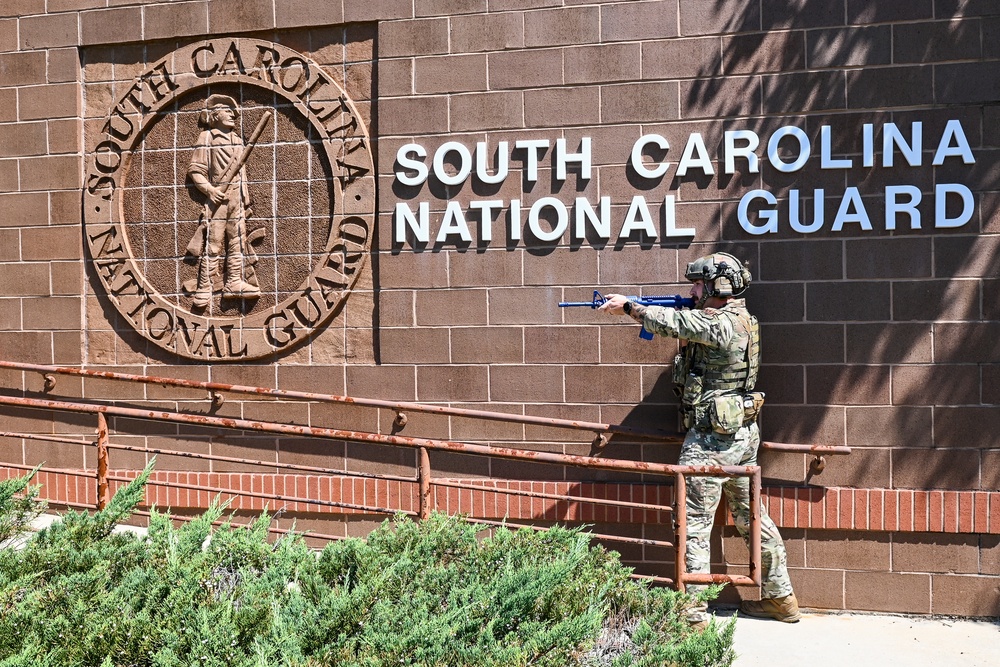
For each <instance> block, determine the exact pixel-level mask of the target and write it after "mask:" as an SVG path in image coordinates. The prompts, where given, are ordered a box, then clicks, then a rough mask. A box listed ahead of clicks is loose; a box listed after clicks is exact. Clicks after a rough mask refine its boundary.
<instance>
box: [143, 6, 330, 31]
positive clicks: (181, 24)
mask: <svg viewBox="0 0 1000 667" xmlns="http://www.w3.org/2000/svg"><path fill="white" fill-rule="evenodd" d="M208 6H209V3H208V2H207V1H206V0H198V1H197V2H170V3H167V4H162V5H157V4H153V5H148V6H146V8H145V10H144V11H143V23H142V29H143V36H144V37H145V38H146V39H147V40H155V39H163V38H166V37H179V36H181V35H202V34H205V33H207V32H208ZM321 6H323V5H321Z"/></svg>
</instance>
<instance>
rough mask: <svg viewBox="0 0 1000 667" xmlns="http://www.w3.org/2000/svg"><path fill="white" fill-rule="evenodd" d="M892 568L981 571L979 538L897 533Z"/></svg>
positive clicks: (973, 572) (911, 570)
mask: <svg viewBox="0 0 1000 667" xmlns="http://www.w3.org/2000/svg"><path fill="white" fill-rule="evenodd" d="M892 570H893V571H894V572H939V573H950V574H956V573H957V574H975V573H978V572H979V537H978V536H975V535H941V534H926V533H909V534H906V533H896V534H894V535H893V537H892ZM936 588H937V587H936V586H935V589H936ZM935 613H947V612H935Z"/></svg>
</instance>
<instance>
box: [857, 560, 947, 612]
mask: <svg viewBox="0 0 1000 667" xmlns="http://www.w3.org/2000/svg"><path fill="white" fill-rule="evenodd" d="M930 583H931V577H930V575H926V574H894V573H887V572H852V571H848V572H846V573H845V579H844V591H845V599H846V604H847V606H848V607H849V608H850V609H859V610H868V611H894V612H903V613H912V614H927V613H930V612H931V595H930V593H931V591H930Z"/></svg>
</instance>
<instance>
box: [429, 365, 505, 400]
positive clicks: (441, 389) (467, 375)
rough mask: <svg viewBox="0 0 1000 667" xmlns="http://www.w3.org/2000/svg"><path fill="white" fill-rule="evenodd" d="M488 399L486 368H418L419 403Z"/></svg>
mask: <svg viewBox="0 0 1000 667" xmlns="http://www.w3.org/2000/svg"><path fill="white" fill-rule="evenodd" d="M488 398H489V379H488V371H487V367H486V366H454V365H452V366H447V367H444V366H418V367H417V400H418V401H422V402H430V401H485V400H487V399H488Z"/></svg>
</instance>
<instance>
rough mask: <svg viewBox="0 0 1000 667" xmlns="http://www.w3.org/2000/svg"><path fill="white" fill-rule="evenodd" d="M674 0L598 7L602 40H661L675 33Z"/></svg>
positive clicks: (675, 0)
mask: <svg viewBox="0 0 1000 667" xmlns="http://www.w3.org/2000/svg"><path fill="white" fill-rule="evenodd" d="M677 4H678V2H677V0H662V1H660V2H621V3H614V4H607V5H603V6H602V7H601V40H602V41H606V42H614V41H620V40H626V41H631V40H639V39H662V38H667V37H676V36H677V34H678V25H677V20H678V14H677Z"/></svg>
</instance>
